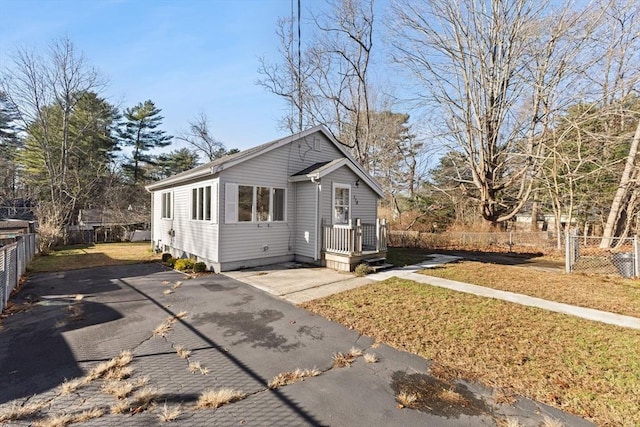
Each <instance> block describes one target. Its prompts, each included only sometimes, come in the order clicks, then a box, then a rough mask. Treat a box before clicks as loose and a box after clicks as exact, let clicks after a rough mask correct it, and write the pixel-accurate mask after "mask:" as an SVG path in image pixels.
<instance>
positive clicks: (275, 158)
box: [220, 146, 295, 263]
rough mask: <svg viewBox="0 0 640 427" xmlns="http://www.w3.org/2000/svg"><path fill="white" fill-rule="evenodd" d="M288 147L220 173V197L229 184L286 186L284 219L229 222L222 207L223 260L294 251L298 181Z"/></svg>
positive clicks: (284, 253) (221, 259)
mask: <svg viewBox="0 0 640 427" xmlns="http://www.w3.org/2000/svg"><path fill="white" fill-rule="evenodd" d="M286 151H287V147H286V146H285V147H282V148H281V149H280V150H272V151H270V152H268V153H266V154H263V155H261V156H259V157H256V158H253V159H250V160H247V161H245V162H243V163H240V164H239V165H236V166H234V167H233V168H231V169H228V170H225V171H223V172H222V173H221V175H220V200H221V203H224V201H225V200H226V199H225V197H226V193H225V184H226V183H234V184H238V185H250V186H264V187H276V188H285V189H286V191H285V203H286V218H285V221H284V222H261V223H258V222H236V223H231V224H229V223H226V218H225V215H224V213H225V212H224V209H221V211H220V262H222V263H224V262H227V263H228V262H233V261H241V260H247V259H255V258H265V257H274V256H283V255H293V253H294V251H293V246H294V233H295V209H294V207H295V185H294V184H292V183H289V181H288V180H289V173H288V168H287V153H286Z"/></svg>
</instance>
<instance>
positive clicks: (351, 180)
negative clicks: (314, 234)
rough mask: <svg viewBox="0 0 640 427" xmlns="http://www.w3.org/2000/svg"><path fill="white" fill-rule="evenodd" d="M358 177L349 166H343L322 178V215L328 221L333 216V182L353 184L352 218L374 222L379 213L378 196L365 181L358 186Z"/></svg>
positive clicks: (364, 221)
mask: <svg viewBox="0 0 640 427" xmlns="http://www.w3.org/2000/svg"><path fill="white" fill-rule="evenodd" d="M357 179H358V177H357V176H356V175H355V174H354V173H353V172H351V170H350V169H349V168H347V167H346V166H343V167H341V168H339V169H337V170H335V171H333V172H332V173H330V174H329V175H327V176H325V177H324V178H322V196H321V198H322V203H321V210H320V212H321V216H322V218H323V219H324V220H325V221H326V222H329V223H330V222H331V221H332V218H333V206H332V205H331V203H332V200H333V199H332V192H333V183H334V182H335V183H338V184H348V185H350V186H351V215H350V216H351V219H356V218H360V220H361V221H362V222H363V223H368V224H373V223H375V222H376V218H377V214H378V196H377V194H376V193H375V192H374V191H373V190H372V189H371V188H369V186H368V185H366V184H364V183H363V182H361V183H360V185H359V186H358V187H356V186H355V182H356V180H357Z"/></svg>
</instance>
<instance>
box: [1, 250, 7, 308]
mask: <svg viewBox="0 0 640 427" xmlns="http://www.w3.org/2000/svg"><path fill="white" fill-rule="evenodd" d="M0 251H2V265H0V313H1V312H2V310H4V305H5V304H6V303H7V302H6V301H5V299H6V297H5V295H6V293H7V250H6V249H5V248H0Z"/></svg>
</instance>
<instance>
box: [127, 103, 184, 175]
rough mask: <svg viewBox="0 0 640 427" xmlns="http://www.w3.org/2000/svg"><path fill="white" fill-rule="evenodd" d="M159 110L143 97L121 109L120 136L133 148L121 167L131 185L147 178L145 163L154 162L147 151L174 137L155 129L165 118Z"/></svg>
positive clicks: (164, 144)
mask: <svg viewBox="0 0 640 427" xmlns="http://www.w3.org/2000/svg"><path fill="white" fill-rule="evenodd" d="M161 111H162V110H160V109H159V108H157V107H156V106H155V104H154V103H153V102H151V101H145V102H141V103H140V104H138V105H136V106H135V107H133V108H127V109H126V110H125V112H124V120H125V122H124V123H123V124H122V127H121V130H120V139H121V141H122V142H123V144H124V145H126V146H129V147H132V148H133V152H132V155H131V159H130V161H128V162H127V163H125V164H124V165H123V169H124V172H125V174H126V175H127V177H128V178H129V180H130V183H131V184H133V185H136V184H138V183H140V182H143V181H145V180H147V179H149V177H148V176H147V173H146V172H145V166H148V165H153V164H154V163H155V162H154V157H153V156H152V155H151V154H149V151H150V150H152V149H154V148H162V147H166V146H168V145H170V144H171V139H172V138H173V137H172V136H170V135H167V134H166V133H165V131H163V130H160V129H158V127H159V126H160V125H161V123H162V119H163V118H164V117H162V116H161V115H160V112H161Z"/></svg>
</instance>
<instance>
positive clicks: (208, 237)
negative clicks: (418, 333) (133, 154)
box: [147, 126, 386, 272]
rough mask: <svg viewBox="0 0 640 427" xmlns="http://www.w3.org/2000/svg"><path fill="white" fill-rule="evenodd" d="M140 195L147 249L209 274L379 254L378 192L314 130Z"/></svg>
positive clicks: (344, 261) (349, 266)
mask: <svg viewBox="0 0 640 427" xmlns="http://www.w3.org/2000/svg"><path fill="white" fill-rule="evenodd" d="M147 190H148V191H150V192H151V193H152V218H151V230H152V236H151V238H152V241H153V243H154V245H155V247H156V248H157V249H158V250H160V251H163V252H170V253H171V254H172V255H173V256H174V257H189V258H195V259H197V260H199V261H203V262H205V263H206V264H207V266H208V267H209V268H210V269H214V270H215V271H216V272H220V271H227V270H235V269H239V268H245V267H252V266H259V265H266V264H270V263H276V262H284V261H293V260H296V261H301V262H312V263H316V264H320V265H327V266H329V267H332V268H336V269H340V270H353V268H354V267H355V265H357V264H359V263H360V262H362V261H363V260H365V259H367V258H372V257H376V258H381V257H382V258H384V256H385V255H386V226H385V223H384V220H382V221H380V220H378V217H377V205H378V199H379V198H380V197H382V189H381V188H380V185H379V184H378V183H377V182H376V181H375V180H374V179H373V178H372V177H371V176H370V175H369V174H368V173H367V172H366V171H365V170H364V169H363V168H362V166H360V165H359V164H358V163H357V162H356V161H355V160H354V159H353V158H352V157H351V156H350V155H349V154H348V153H347V151H346V150H345V149H344V147H342V146H341V145H340V144H339V143H338V142H337V141H335V139H333V138H332V137H331V135H330V134H329V133H328V132H327V130H326V129H325V128H323V127H322V126H316V127H314V128H312V129H309V130H307V131H304V132H301V133H298V134H295V135H292V136H289V137H286V138H282V139H278V140H276V141H273V142H270V143H267V144H264V145H261V146H258V147H255V148H251V149H248V150H245V151H242V152H239V153H236V154H232V155H230V156H226V157H223V158H221V159H218V160H216V161H213V162H211V163H209V164H206V165H202V166H199V167H196V168H194V169H192V170H189V171H186V172H183V173H180V174H178V175H175V176H172V177H169V178H167V179H164V180H162V181H159V182H156V183H154V184H151V185H149V186H147Z"/></svg>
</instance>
